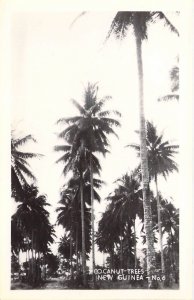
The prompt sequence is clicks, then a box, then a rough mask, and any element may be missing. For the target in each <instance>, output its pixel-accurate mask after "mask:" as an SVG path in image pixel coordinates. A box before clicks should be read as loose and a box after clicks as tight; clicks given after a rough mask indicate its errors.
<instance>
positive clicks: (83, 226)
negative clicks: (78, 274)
mask: <svg viewBox="0 0 194 300" xmlns="http://www.w3.org/2000/svg"><path fill="white" fill-rule="evenodd" d="M80 193H81V226H82V271H83V284H84V286H86V246H85V220H84V197H83V196H84V195H83V176H82V172H81V178H80Z"/></svg>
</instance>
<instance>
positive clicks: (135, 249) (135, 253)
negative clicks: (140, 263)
mask: <svg viewBox="0 0 194 300" xmlns="http://www.w3.org/2000/svg"><path fill="white" fill-rule="evenodd" d="M135 219H136V218H135ZM135 219H134V223H133V224H134V226H133V227H134V256H135V269H136V267H137V245H136V244H137V242H136V228H135Z"/></svg>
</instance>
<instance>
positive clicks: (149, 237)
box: [134, 26, 155, 288]
mask: <svg viewBox="0 0 194 300" xmlns="http://www.w3.org/2000/svg"><path fill="white" fill-rule="evenodd" d="M134 31H135V37H136V51H137V63H138V76H139V109H140V157H141V171H142V183H143V207H144V226H145V234H146V242H147V273H148V287H149V288H152V287H153V281H151V275H152V274H153V273H154V271H155V249H154V236H153V231H152V230H153V228H152V211H151V203H150V199H149V195H148V184H149V172H148V157H147V148H146V128H145V117H144V103H143V64H142V49H141V47H142V40H141V37H140V36H139V33H138V29H137V28H136V26H134Z"/></svg>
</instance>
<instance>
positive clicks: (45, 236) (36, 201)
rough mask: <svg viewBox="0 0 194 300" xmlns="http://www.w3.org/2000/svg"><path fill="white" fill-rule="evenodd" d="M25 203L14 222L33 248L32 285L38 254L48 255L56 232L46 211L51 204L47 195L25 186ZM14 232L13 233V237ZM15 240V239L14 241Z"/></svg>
mask: <svg viewBox="0 0 194 300" xmlns="http://www.w3.org/2000/svg"><path fill="white" fill-rule="evenodd" d="M23 196H24V197H23V201H22V203H20V204H18V207H17V211H16V213H15V214H14V215H13V216H12V220H14V223H15V224H16V227H17V229H18V231H20V232H22V235H23V237H25V238H26V237H27V238H28V240H29V241H30V246H31V254H32V259H31V263H32V266H31V270H32V283H33V284H34V281H35V279H36V278H35V275H36V274H35V260H36V252H42V253H46V252H47V250H48V245H49V244H50V243H52V242H53V236H54V231H53V227H52V226H51V225H50V223H49V220H48V217H49V213H48V211H47V210H46V209H45V207H46V206H48V205H49V204H48V203H47V201H46V196H45V195H40V194H39V192H38V189H37V187H36V186H34V185H28V184H26V185H25V186H23ZM13 234H14V231H13V232H12V236H13ZM12 240H13V239H12Z"/></svg>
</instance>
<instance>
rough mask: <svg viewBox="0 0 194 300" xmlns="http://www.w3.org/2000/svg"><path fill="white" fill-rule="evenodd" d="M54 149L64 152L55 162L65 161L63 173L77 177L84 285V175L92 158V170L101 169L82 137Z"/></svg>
mask: <svg viewBox="0 0 194 300" xmlns="http://www.w3.org/2000/svg"><path fill="white" fill-rule="evenodd" d="M55 150H56V151H62V152H64V153H65V154H64V155H62V157H61V158H59V159H58V160H57V162H63V163H65V166H64V168H63V173H64V174H67V173H68V172H69V171H71V172H73V174H74V177H79V189H80V200H81V228H82V267H83V278H84V285H86V249H85V248H86V246H85V245H86V243H85V223H84V222H85V217H84V211H85V203H84V202H85V201H84V176H86V174H87V173H88V165H89V162H90V161H91V160H92V165H93V172H94V173H96V174H99V170H100V169H101V167H100V164H99V161H98V159H97V158H96V156H95V155H94V154H91V152H90V151H88V149H87V148H85V146H84V140H83V139H77V140H76V139H75V140H74V142H73V144H72V146H70V145H63V146H56V147H55Z"/></svg>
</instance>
